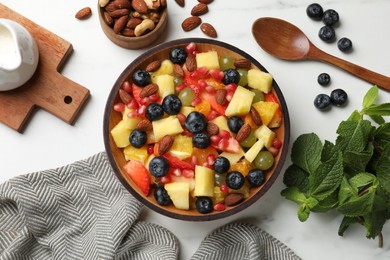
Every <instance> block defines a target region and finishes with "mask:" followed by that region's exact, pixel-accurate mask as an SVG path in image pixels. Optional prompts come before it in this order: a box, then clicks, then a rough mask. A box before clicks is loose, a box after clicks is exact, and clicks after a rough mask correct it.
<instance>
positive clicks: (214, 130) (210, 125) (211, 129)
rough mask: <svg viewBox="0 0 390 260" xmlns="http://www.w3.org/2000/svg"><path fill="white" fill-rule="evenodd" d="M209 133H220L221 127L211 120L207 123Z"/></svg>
mask: <svg viewBox="0 0 390 260" xmlns="http://www.w3.org/2000/svg"><path fill="white" fill-rule="evenodd" d="M206 130H207V133H208V134H209V135H210V136H211V135H217V134H218V133H219V127H218V126H217V125H216V124H214V123H211V122H209V123H208V124H207V129H206Z"/></svg>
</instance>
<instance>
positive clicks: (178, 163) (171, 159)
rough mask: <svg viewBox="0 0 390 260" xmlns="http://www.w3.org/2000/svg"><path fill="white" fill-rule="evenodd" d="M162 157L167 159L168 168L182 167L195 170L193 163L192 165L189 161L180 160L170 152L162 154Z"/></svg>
mask: <svg viewBox="0 0 390 260" xmlns="http://www.w3.org/2000/svg"><path fill="white" fill-rule="evenodd" d="M163 157H164V158H165V159H167V160H168V163H169V167H170V168H178V169H180V170H184V169H191V170H195V166H194V165H192V164H191V163H189V162H186V161H182V160H180V159H179V158H177V157H175V156H173V155H170V154H168V153H166V154H164V155H163Z"/></svg>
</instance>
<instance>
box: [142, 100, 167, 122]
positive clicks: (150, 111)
mask: <svg viewBox="0 0 390 260" xmlns="http://www.w3.org/2000/svg"><path fill="white" fill-rule="evenodd" d="M145 115H146V117H147V118H148V119H149V120H150V121H155V120H159V119H160V118H162V117H163V115H164V109H163V107H162V106H161V105H160V104H158V103H150V104H149V105H148V106H147V107H146V112H145Z"/></svg>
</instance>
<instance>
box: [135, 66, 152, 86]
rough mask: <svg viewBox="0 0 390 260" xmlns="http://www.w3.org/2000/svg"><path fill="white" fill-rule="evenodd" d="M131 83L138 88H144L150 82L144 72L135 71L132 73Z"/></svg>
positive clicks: (147, 74) (146, 73)
mask: <svg viewBox="0 0 390 260" xmlns="http://www.w3.org/2000/svg"><path fill="white" fill-rule="evenodd" d="M132 78H133V83H134V84H136V85H137V86H139V87H145V86H146V85H148V84H149V83H150V82H151V78H150V74H149V72H147V71H146V70H142V69H140V70H137V71H136V72H134V73H133V77H132Z"/></svg>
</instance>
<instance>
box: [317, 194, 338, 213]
mask: <svg viewBox="0 0 390 260" xmlns="http://www.w3.org/2000/svg"><path fill="white" fill-rule="evenodd" d="M338 204H339V200H338V190H335V191H334V192H333V193H332V194H331V195H329V196H328V197H326V198H325V199H323V200H321V201H319V202H318V204H317V205H316V206H315V207H313V208H312V209H311V211H312V212H327V211H330V210H332V209H335V208H336V207H337V206H338Z"/></svg>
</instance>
